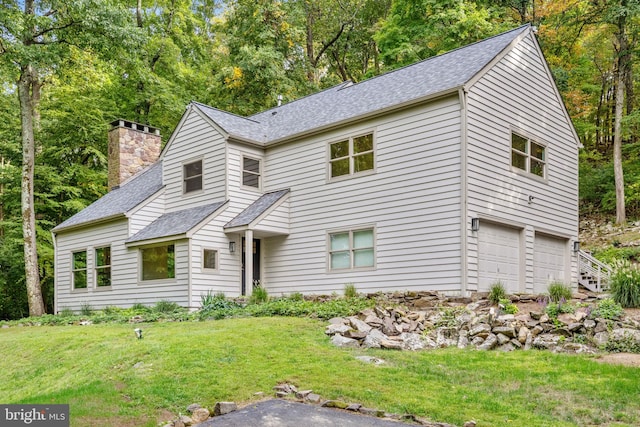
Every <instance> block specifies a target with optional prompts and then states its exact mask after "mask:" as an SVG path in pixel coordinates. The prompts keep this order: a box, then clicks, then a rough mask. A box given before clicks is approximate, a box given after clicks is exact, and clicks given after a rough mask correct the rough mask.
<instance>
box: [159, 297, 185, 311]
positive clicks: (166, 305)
mask: <svg viewBox="0 0 640 427" xmlns="http://www.w3.org/2000/svg"><path fill="white" fill-rule="evenodd" d="M153 311H155V312H156V313H175V312H177V311H182V307H180V306H179V305H178V304H177V303H175V302H173V301H167V300H161V301H158V302H157V303H156V305H155V306H154V307H153Z"/></svg>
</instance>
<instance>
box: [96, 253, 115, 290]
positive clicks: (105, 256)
mask: <svg viewBox="0 0 640 427" xmlns="http://www.w3.org/2000/svg"><path fill="white" fill-rule="evenodd" d="M94 260H95V270H96V274H95V276H96V286H98V287H100V286H111V248H110V247H105V248H97V249H96V251H95V258H94Z"/></svg>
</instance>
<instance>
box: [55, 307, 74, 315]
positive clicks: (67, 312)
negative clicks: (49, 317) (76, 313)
mask: <svg viewBox="0 0 640 427" xmlns="http://www.w3.org/2000/svg"><path fill="white" fill-rule="evenodd" d="M58 315H59V316H61V317H71V316H73V310H71V309H70V308H69V307H65V308H63V309H62V310H60V313H58Z"/></svg>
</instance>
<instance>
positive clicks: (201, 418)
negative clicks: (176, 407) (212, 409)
mask: <svg viewBox="0 0 640 427" xmlns="http://www.w3.org/2000/svg"><path fill="white" fill-rule="evenodd" d="M209 415H210V414H209V410H208V409H207V408H198V409H196V410H195V411H193V413H192V414H191V419H192V420H193V423H194V424H198V423H202V422H205V421H207V420H208V419H209Z"/></svg>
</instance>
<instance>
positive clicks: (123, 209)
mask: <svg viewBox="0 0 640 427" xmlns="http://www.w3.org/2000/svg"><path fill="white" fill-rule="evenodd" d="M161 188H162V161H158V162H156V163H154V164H153V165H151V166H149V167H148V168H147V169H145V170H143V171H142V172H139V173H138V174H136V175H134V176H133V177H132V178H131V179H130V180H128V181H126V182H125V183H124V184H122V185H121V186H120V187H118V188H114V189H113V190H111V191H110V192H108V193H107V194H105V195H104V196H102V197H101V198H99V199H98V200H96V201H95V202H93V203H92V204H90V205H89V206H87V207H86V208H84V209H83V210H81V211H80V212H78V213H77V214H75V215H73V216H72V217H71V218H69V219H67V220H66V221H64V222H63V223H62V224H59V225H57V226H56V227H54V228H53V229H52V230H51V231H53V232H59V231H62V230H65V229H68V228H75V227H78V226H82V225H87V224H90V223H93V222H97V221H102V220H106V219H111V218H114V217H118V216H123V217H124V215H125V214H126V213H127V212H128V211H130V210H131V209H133V208H135V207H136V206H138V205H139V204H140V203H142V202H143V201H145V200H146V199H148V198H149V197H151V196H152V195H153V194H155V193H156V192H157V191H159V190H160V189H161Z"/></svg>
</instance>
